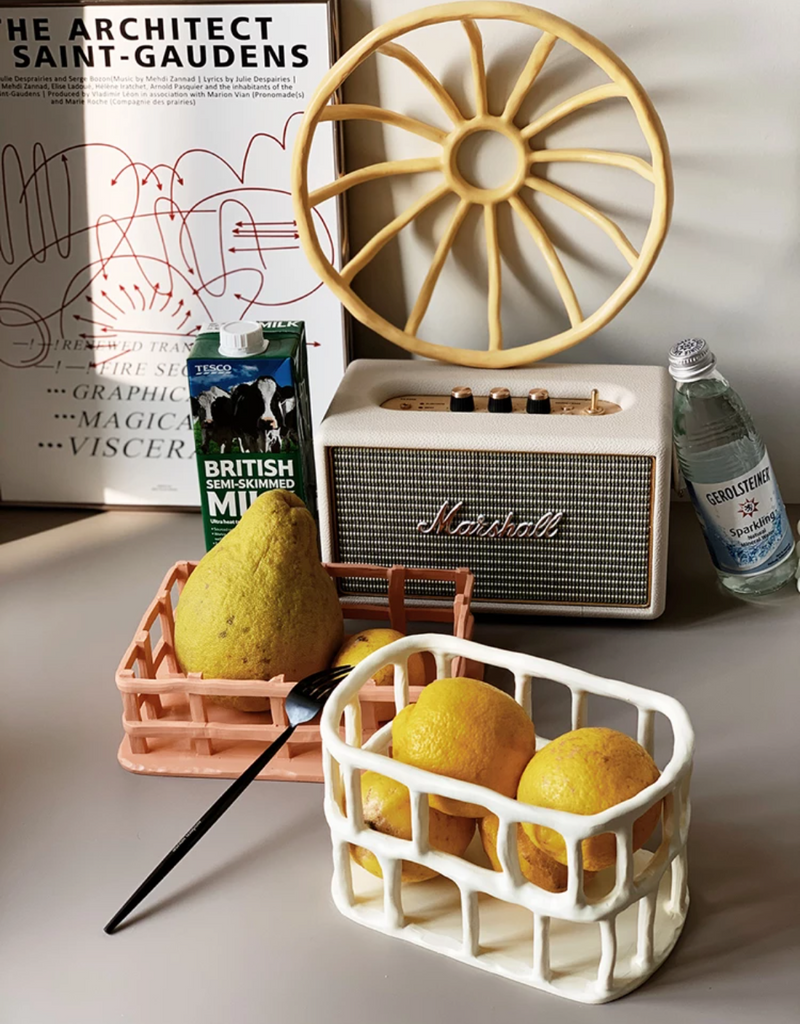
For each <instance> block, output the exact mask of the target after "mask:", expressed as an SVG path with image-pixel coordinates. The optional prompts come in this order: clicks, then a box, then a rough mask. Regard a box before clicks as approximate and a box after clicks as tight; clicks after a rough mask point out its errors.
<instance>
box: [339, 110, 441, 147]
mask: <svg viewBox="0 0 800 1024" xmlns="http://www.w3.org/2000/svg"><path fill="white" fill-rule="evenodd" d="M319 119H320V121H380V122H381V123H382V124H391V125H394V127H395V128H403V129H404V130H405V131H407V132H412V133H413V134H414V135H421V136H422V138H423V139H430V141H431V142H438V143H440V144H441V143H442V142H444V140H445V139H446V138H447V132H443V131H442V129H441V128H434V126H433V125H432V124H427V123H426V122H425V121H418V120H417V119H416V118H415V117H408V116H407V115H406V114H398V113H397V112H396V111H394V110H384V109H383V107H374V106H372V104H370V103H331V104H330V105H329V106H327V107H325V108H324V109H323V111H322V113H321V114H320V118H319Z"/></svg>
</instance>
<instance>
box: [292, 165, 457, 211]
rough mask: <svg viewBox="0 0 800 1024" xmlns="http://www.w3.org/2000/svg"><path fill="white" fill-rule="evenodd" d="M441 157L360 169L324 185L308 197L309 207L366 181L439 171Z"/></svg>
mask: <svg viewBox="0 0 800 1024" xmlns="http://www.w3.org/2000/svg"><path fill="white" fill-rule="evenodd" d="M441 166H442V161H441V157H438V156H425V157H413V158H412V159H411V160H387V161H385V162H384V163H380V164H369V166H368V167H359V168H358V170H356V171H350V173H349V174H343V175H342V176H341V178H337V179H336V181H332V182H331V183H330V184H329V185H323V187H322V188H318V189H316V191H314V192H312V193H311V195H310V196H309V197H308V203H309V206H312V207H313V206H319V204H320V203H324V202H325V200H326V199H330V198H331V196H338V195H339V193H340V192H344V191H345V190H346V189H348V188H352V187H353V185H361V184H362V183H363V182H365V181H375V180H376V179H377V178H388V177H389V176H390V175H392V174H419V173H421V172H423V171H437V170H439V169H440V168H441Z"/></svg>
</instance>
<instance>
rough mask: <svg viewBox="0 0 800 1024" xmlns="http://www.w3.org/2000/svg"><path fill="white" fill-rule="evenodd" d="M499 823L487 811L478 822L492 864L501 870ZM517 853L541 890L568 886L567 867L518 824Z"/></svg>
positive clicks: (530, 880) (524, 867)
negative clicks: (498, 851)
mask: <svg viewBox="0 0 800 1024" xmlns="http://www.w3.org/2000/svg"><path fill="white" fill-rule="evenodd" d="M498 824H499V822H498V819H497V815H495V814H487V815H486V816H485V817H483V818H481V820H480V821H479V822H478V831H479V832H480V836H481V842H482V843H483V848H484V850H485V851H486V856H487V857H488V858H489V861H490V862H491V865H492V867H493V868H494V870H495V871H502V870H503V869H502V867H501V866H500V858H499V857H498V856H497V828H498ZM517 852H518V854H519V866H520V868H522V874H523V875H524V877H525V878H527V879H528V881H529V882H533V884H534V885H538V886H539V888H540V889H546V890H547V891H548V892H564V890H565V889H566V888H567V869H566V868H565V867H564V865H563V864H559V863H558V861H557V860H553V858H552V857H548V856H547V854H546V853H542V851H541V850H540V849H539V847H538V846H535V845H534V844H533V842H531V840H530V839H529V838H528V837H527V836H526V835H525V833H524V832H523V831H522V828H521V827H520V826H519V825H517ZM587 873H588V872H587Z"/></svg>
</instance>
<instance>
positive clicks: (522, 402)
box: [381, 387, 622, 416]
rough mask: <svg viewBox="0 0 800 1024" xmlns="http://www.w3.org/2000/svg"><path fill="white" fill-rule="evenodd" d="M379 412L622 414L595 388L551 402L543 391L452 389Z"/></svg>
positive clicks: (393, 401)
mask: <svg viewBox="0 0 800 1024" xmlns="http://www.w3.org/2000/svg"><path fill="white" fill-rule="evenodd" d="M381 408H382V409H395V410H397V411H399V412H444V413H452V414H455V415H467V414H470V413H489V414H494V415H497V414H503V413H512V414H513V413H518V414H522V415H523V416H612V415H614V413H618V412H622V409H621V407H620V406H619V405H617V404H616V403H615V402H609V401H607V400H606V399H603V398H601V397H600V395H599V393H598V391H597V389H596V388H593V389H592V391H591V392H590V394H589V395H588V396H586V397H583V398H553V397H551V395H550V394H549V393H548V392H547V391H546V390H545V389H544V388H531V389H530V391H529V392H528V393H527V395H512V394H511V392H510V391H509V389H508V388H505V387H494V388H490V389H489V393H488V394H486V395H475V394H473V393H472V390H471V389H470V388H467V387H454V388H453V389H452V391H451V392H450V394H449V395H398V396H397V397H396V398H389V399H387V401H385V402H383V404H382V405H381Z"/></svg>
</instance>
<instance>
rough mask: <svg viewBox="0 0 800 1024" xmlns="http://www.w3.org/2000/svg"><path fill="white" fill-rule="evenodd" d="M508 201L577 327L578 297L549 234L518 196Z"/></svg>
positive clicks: (570, 319)
mask: <svg viewBox="0 0 800 1024" xmlns="http://www.w3.org/2000/svg"><path fill="white" fill-rule="evenodd" d="M509 203H510V204H511V209H512V210H513V211H514V213H516V215H517V216H518V217H519V218H520V220H521V221H522V222H523V224H524V225H525V227H526V228H527V229H528V231H530V233H531V236H532V238H533V240H534V242H536V244H537V246H538V247H539V252H541V254H542V256H544V258H545V262H546V263H547V266H548V268H549V269H550V273H551V274H552V276H553V283H554V284H555V286H556V288H557V289H558V294H559V295H560V296H561V301H562V302H563V303H564V309H566V311H567V316H568V317H569V322H570V324H571V325H572V326H573V327H577V326H578V324H580V323H581V322H582V321H583V313H581V307H580V305H579V304H578V299H577V297H576V295H575V291H574V289H573V287H572V284H571V282H570V279H569V278H568V277H567V272H566V270H564V265H563V264H562V262H561V260H560V259H559V258H558V253H557V252H556V250H555V248H554V246H553V243H552V242H551V241H550V236H549V235H548V234H547V232H546V231H545V229H544V228H543V227H542V225H541V224H540V223H539V221H538V220H537V218H536V217H535V216H534V214H533V211H532V210H531V209H530V208H529V207H528V206H526V204H525V203H523V201H522V200H521V199H520V197H519V196H512V197H511V198H510V199H509Z"/></svg>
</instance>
